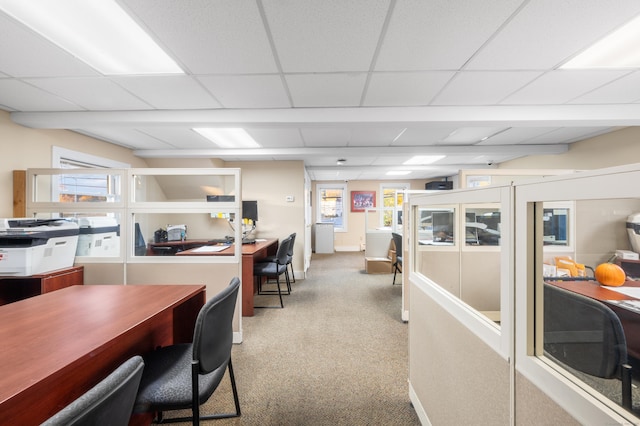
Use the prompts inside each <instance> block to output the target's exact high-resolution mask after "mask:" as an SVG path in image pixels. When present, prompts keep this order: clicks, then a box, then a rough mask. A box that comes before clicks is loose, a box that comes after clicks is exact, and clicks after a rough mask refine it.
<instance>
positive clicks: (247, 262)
mask: <svg viewBox="0 0 640 426" xmlns="http://www.w3.org/2000/svg"><path fill="white" fill-rule="evenodd" d="M277 250H278V239H277V238H269V239H256V240H255V241H254V242H253V243H251V244H242V316H245V317H251V316H253V313H254V308H253V296H254V294H255V293H256V292H257V291H258V290H257V288H256V283H255V280H254V277H253V265H254V264H255V263H256V262H258V261H260V259H264V258H265V257H267V256H271V255H273V254H275V253H276V251H277ZM234 251H235V246H234V245H233V244H230V245H229V244H214V245H204V246H201V247H196V248H192V249H189V250H185V251H181V252H178V253H176V256H232V255H233V253H234Z"/></svg>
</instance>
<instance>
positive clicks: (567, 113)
mask: <svg viewBox="0 0 640 426" xmlns="http://www.w3.org/2000/svg"><path fill="white" fill-rule="evenodd" d="M11 119H12V120H13V121H14V122H16V123H18V124H21V125H23V126H26V127H33V128H39V129H82V128H90V127H93V126H101V127H105V126H106V127H109V126H117V127H140V126H190V127H198V126H214V127H228V126H235V127H245V128H251V127H260V128H264V127H326V126H341V125H344V126H358V125H364V126H371V125H376V126H386V125H393V126H398V125H401V126H431V127H433V126H459V127H465V126H498V127H499V126H505V127H509V126H512V127H513V126H521V127H539V126H545V127H546V126H550V127H565V126H589V127H593V126H632V125H633V126H637V125H640V104H625V105H619V104H611V105H536V106H467V107H461V106H424V107H379V108H378V107H361V108H288V109H214V110H162V111H158V110H153V111H71V112H12V113H11Z"/></svg>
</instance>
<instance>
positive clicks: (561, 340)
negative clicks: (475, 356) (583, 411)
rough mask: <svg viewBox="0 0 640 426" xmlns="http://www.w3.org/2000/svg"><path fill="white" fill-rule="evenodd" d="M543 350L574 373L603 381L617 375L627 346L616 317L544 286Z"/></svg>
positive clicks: (600, 305) (578, 297)
mask: <svg viewBox="0 0 640 426" xmlns="http://www.w3.org/2000/svg"><path fill="white" fill-rule="evenodd" d="M544 350H545V351H546V352H547V353H548V354H550V355H551V356H552V357H554V358H556V359H557V360H558V361H560V362H562V363H565V364H567V365H569V366H570V367H572V368H575V369H576V370H579V371H582V372H584V373H587V374H590V375H592V376H597V377H603V378H615V377H619V375H620V368H621V366H622V364H625V363H626V362H627V342H626V339H625V335H624V331H623V329H622V324H621V323H620V319H619V318H618V316H617V315H616V314H615V312H613V311H612V310H611V308H609V307H607V306H606V305H604V304H603V303H601V302H599V301H597V300H595V299H591V298H588V297H585V296H582V295H580V294H577V293H574V292H571V291H568V290H564V289H562V288H559V287H557V286H554V285H552V284H545V285H544Z"/></svg>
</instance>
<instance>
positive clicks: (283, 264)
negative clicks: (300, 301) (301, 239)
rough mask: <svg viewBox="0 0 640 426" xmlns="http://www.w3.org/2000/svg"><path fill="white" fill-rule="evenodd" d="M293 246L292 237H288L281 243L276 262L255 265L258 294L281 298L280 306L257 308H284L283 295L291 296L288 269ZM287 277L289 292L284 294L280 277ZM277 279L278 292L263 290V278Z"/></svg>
mask: <svg viewBox="0 0 640 426" xmlns="http://www.w3.org/2000/svg"><path fill="white" fill-rule="evenodd" d="M290 244H291V237H287V238H285V239H284V240H282V241H281V242H280V245H279V246H278V251H277V252H276V256H275V259H274V261H271V262H258V263H256V264H255V265H253V276H254V277H255V278H256V279H257V280H258V294H277V295H278V297H279V298H280V306H256V308H284V303H282V295H283V294H285V295H287V294H291V281H290V280H289V270H288V267H287V258H288V255H287V253H288V252H289V246H290ZM282 274H284V275H285V280H286V284H287V292H286V293H283V292H282V289H281V288H280V275H282ZM263 277H265V278H270V277H275V278H276V285H277V288H278V289H277V290H271V291H267V290H262V278H263Z"/></svg>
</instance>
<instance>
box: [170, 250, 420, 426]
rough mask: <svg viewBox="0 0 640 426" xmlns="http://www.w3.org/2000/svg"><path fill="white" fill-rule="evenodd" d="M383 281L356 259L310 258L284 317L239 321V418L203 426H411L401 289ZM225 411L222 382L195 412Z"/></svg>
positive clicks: (227, 396) (261, 300)
mask: <svg viewBox="0 0 640 426" xmlns="http://www.w3.org/2000/svg"><path fill="white" fill-rule="evenodd" d="M391 282H392V275H391V274H380V275H372V274H366V273H365V272H364V254H363V253H362V252H355V253H352V252H349V253H344V252H343V253H335V254H314V256H313V258H312V262H311V267H310V269H309V271H308V276H307V278H306V279H305V280H298V281H297V282H296V283H294V284H293V291H292V294H291V295H289V296H285V299H284V303H285V307H284V309H257V310H256V315H255V316H253V317H245V318H243V329H244V330H243V331H244V342H243V343H242V344H239V345H234V347H233V353H232V359H233V365H234V370H235V375H236V382H237V385H238V390H239V394H240V404H241V408H242V416H241V417H240V418H235V419H225V420H216V421H211V422H209V424H217V425H419V424H420V422H419V420H418V417H417V415H416V414H415V411H414V409H413V407H412V406H411V404H410V401H409V396H408V383H407V377H408V348H407V334H408V330H407V327H408V326H407V324H406V323H403V322H402V320H401V316H400V310H401V292H402V289H401V286H399V285H396V286H392V285H391ZM255 303H256V305H260V304H265V305H268V304H274V303H277V296H256V301H255ZM232 408H233V402H232V398H231V390H230V386H229V384H228V378H227V377H225V378H224V379H223V382H222V384H221V386H220V387H219V388H218V390H217V391H216V393H215V394H214V395H213V397H212V398H211V399H210V400H209V401H208V402H207V403H206V404H204V405H203V407H202V411H203V412H207V411H209V412H211V411H216V412H220V411H229V410H232ZM169 416H170V415H168V416H167V417H169Z"/></svg>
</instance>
